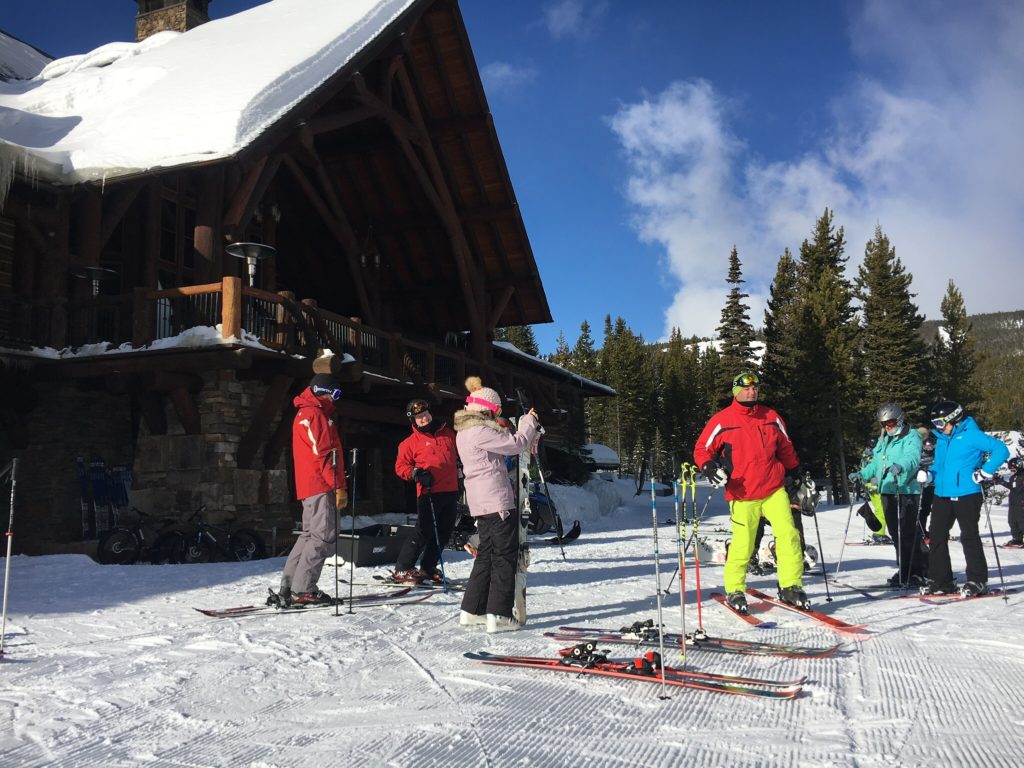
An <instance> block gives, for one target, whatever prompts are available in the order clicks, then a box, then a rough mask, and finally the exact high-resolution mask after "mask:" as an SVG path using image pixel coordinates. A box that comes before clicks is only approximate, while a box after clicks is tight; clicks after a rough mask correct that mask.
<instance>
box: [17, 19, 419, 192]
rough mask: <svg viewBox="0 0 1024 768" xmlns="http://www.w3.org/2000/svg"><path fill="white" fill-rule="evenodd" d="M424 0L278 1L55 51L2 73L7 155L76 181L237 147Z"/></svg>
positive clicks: (222, 154)
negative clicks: (89, 47)
mask: <svg viewBox="0 0 1024 768" xmlns="http://www.w3.org/2000/svg"><path fill="white" fill-rule="evenodd" d="M414 2H415V0H344V1H343V2H341V1H333V2H327V1H326V0H273V1H272V2H269V3H266V4H264V5H260V6H257V7H255V8H252V9H250V10H248V11H244V12H242V13H238V14H235V15H234V16H229V17H227V18H223V19H218V20H215V21H210V22H208V23H206V24H203V25H201V26H199V27H196V28H195V29H192V30H190V31H188V32H186V33H184V34H179V33H176V32H162V33H160V34H157V35H154V36H152V37H150V38H147V39H146V40H143V41H142V42H139V43H109V44H107V45H104V46H101V47H100V48H97V49H96V50H95V51H92V52H91V53H86V54H83V55H80V56H70V57H65V58H62V59H56V60H54V61H52V62H50V63H49V64H47V65H46V66H45V67H44V68H43V69H42V71H39V72H38V74H36V75H35V76H34V77H31V79H27V80H10V81H9V82H0V166H2V165H4V164H7V165H8V166H10V165H11V164H12V163H14V162H18V161H20V163H21V167H20V168H19V170H23V171H28V172H31V173H33V174H34V175H37V176H39V177H42V178H45V179H47V180H49V181H53V182H56V183H63V184H69V183H74V182H79V181H88V180H96V179H108V178H114V177H117V176H123V175H128V174H134V173H139V172H143V171H147V170H151V169H155V168H167V167H173V166H178V165H184V164H190V163H196V162H199V161H210V160H217V159H220V158H227V157H231V156H233V155H235V154H236V153H238V152H239V151H240V150H242V149H243V148H245V147H246V146H247V145H249V144H250V143H251V142H252V141H253V140H254V139H256V138H257V137H258V136H259V135H260V134H261V133H263V132H264V131H265V130H266V129H267V128H268V127H270V126H271V125H273V124H274V123H275V122H276V121H278V120H280V119H281V118H282V116H284V115H285V114H286V113H287V112H288V111H289V110H290V109H292V108H293V107H295V106H296V105H297V104H298V103H299V102H300V101H302V99H303V98H304V97H306V96H307V95H309V94H310V93H312V92H313V91H315V90H316V88H317V87H318V86H320V85H322V84H323V83H324V82H325V81H326V80H328V78H330V77H331V76H332V75H333V74H334V73H336V72H337V71H338V70H339V69H341V68H342V67H343V66H344V65H345V64H346V63H348V62H349V61H351V60H352V58H353V57H354V56H356V55H357V54H358V53H359V52H360V51H362V50H363V49H364V48H365V47H366V46H367V45H368V44H369V43H370V42H371V41H372V40H374V39H375V38H376V37H377V36H378V35H380V34H381V33H382V32H383V31H384V30H385V29H387V28H388V26H389V25H391V24H392V23H393V22H395V21H396V20H397V19H398V17H399V16H400V15H401V14H402V13H403V12H404V11H406V10H407V9H408V8H409V7H410V6H411V5H412V4H413V3H414ZM8 40H10V38H8ZM5 51H6V49H5ZM5 58H6V57H5ZM44 63H45V62H44ZM19 71H21V70H19ZM3 170H4V169H3V168H2V167H0V176H2V175H3Z"/></svg>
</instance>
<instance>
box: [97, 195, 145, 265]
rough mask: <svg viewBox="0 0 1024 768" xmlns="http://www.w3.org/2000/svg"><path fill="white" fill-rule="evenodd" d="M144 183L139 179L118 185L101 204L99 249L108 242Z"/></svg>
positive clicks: (101, 249) (104, 246)
mask: <svg viewBox="0 0 1024 768" xmlns="http://www.w3.org/2000/svg"><path fill="white" fill-rule="evenodd" d="M144 186H145V185H144V184H143V183H142V182H141V181H135V182H132V183H130V184H125V185H123V186H122V187H120V188H119V189H118V190H117V191H116V192H114V193H113V194H112V195H110V197H109V202H107V203H106V204H105V205H104V206H103V223H102V224H101V225H100V251H101V252H102V251H103V249H104V248H106V246H107V243H108V242H110V237H111V235H113V234H114V230H115V229H117V225H118V224H119V223H120V222H121V220H122V219H123V218H124V215H125V214H126V213H128V209H129V208H131V207H132V203H134V202H135V200H136V199H137V198H138V196H139V192H141V191H142V189H143V187H144Z"/></svg>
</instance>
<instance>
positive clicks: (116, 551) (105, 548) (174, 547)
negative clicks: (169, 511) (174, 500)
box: [96, 507, 185, 565]
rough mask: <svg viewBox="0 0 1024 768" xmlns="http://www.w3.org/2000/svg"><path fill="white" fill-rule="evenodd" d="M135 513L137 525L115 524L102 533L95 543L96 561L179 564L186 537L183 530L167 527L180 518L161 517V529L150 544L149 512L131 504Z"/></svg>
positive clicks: (122, 563)
mask: <svg viewBox="0 0 1024 768" xmlns="http://www.w3.org/2000/svg"><path fill="white" fill-rule="evenodd" d="M132 512H134V513H135V516H136V522H135V525H134V526H132V527H129V526H126V525H115V526H114V527H113V528H111V529H110V530H109V531H106V532H104V533H103V535H102V536H100V538H99V541H97V542H96V560H97V561H98V562H100V563H103V564H104V565H131V564H132V563H136V562H138V561H139V560H140V559H142V560H145V561H147V562H150V563H152V564H153V565H162V564H165V563H180V562H181V558H182V553H183V552H184V549H185V537H184V536H183V535H182V533H181V531H177V530H168V529H169V528H170V527H171V526H173V525H174V524H175V523H176V522H177V521H175V520H174V519H172V518H169V517H163V518H160V521H159V529H158V530H159V531H160V532H159V533H158V534H157V535H156V536H155V538H153V543H152V544H149V545H148V546H147V543H146V531H145V529H146V527H147V523H146V519H147V518H148V517H150V515H147V514H146V513H145V512H143V511H142V510H141V509H138V508H137V507H132Z"/></svg>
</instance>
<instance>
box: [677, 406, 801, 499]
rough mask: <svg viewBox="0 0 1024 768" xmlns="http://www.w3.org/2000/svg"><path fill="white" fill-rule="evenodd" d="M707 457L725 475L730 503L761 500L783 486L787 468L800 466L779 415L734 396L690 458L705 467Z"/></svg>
mask: <svg viewBox="0 0 1024 768" xmlns="http://www.w3.org/2000/svg"><path fill="white" fill-rule="evenodd" d="M711 459H715V460H716V461H718V462H719V463H720V464H721V465H722V466H724V467H725V469H726V471H727V472H728V473H729V482H728V483H726V486H725V498H726V499H729V500H730V501H732V500H738V501H753V500H755V499H765V498H767V497H768V496H771V495H772V494H773V493H774V492H775V491H777V490H778V489H779V488H781V487H782V484H783V478H785V476H786V472H787V471H788V470H791V469H796V468H797V467H798V466H800V459H799V458H798V457H797V455H796V449H795V448H793V443H792V442H790V439H789V435H788V434H787V433H786V425H785V424H784V423H783V421H782V418H781V417H780V416H779V414H777V413H776V412H775V411H774V410H772V409H771V408H769V407H768V406H766V405H761V404H757V405H753V406H746V405H740V404H739V403H738V402H736V400H733V401H732V403H731V404H730V405H729V406H728V407H726V408H724V409H722V410H721V411H719V412H718V413H716V414H715V415H714V416H712V417H711V420H710V421H709V422H708V423H707V424H706V425H705V427H704V430H703V431H702V432H701V433H700V437H699V438H697V445H696V446H695V447H694V449H693V460H694V461H695V462H696V463H697V466H698V467H703V466H704V464H705V463H706V462H708V461H710V460H711Z"/></svg>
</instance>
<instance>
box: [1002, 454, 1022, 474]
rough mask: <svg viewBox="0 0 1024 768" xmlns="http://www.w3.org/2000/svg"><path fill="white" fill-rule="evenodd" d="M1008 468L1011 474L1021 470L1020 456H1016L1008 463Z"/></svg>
mask: <svg viewBox="0 0 1024 768" xmlns="http://www.w3.org/2000/svg"><path fill="white" fill-rule="evenodd" d="M1006 468H1007V469H1008V470H1010V471H1011V472H1016V471H1017V470H1018V469H1020V468H1021V461H1020V456H1014V457H1013V458H1012V459H1010V460H1009V461H1008V462H1006Z"/></svg>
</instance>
